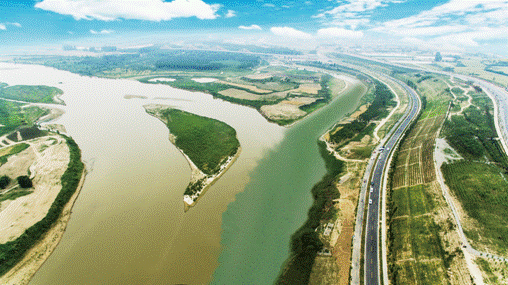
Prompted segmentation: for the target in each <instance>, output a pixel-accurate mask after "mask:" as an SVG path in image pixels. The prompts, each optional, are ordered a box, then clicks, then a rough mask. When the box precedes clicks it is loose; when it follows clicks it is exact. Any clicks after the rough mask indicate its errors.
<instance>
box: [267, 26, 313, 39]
mask: <svg viewBox="0 0 508 285" xmlns="http://www.w3.org/2000/svg"><path fill="white" fill-rule="evenodd" d="M270 31H271V32H272V33H274V34H275V35H277V36H284V37H290V38H297V39H312V35H310V34H307V33H305V32H302V31H299V30H296V29H293V28H290V27H272V28H270Z"/></svg>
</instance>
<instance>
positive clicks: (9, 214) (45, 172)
mask: <svg viewBox="0 0 508 285" xmlns="http://www.w3.org/2000/svg"><path fill="white" fill-rule="evenodd" d="M27 143H28V144H29V145H30V147H29V148H27V149H26V150H24V151H22V152H20V153H19V154H17V155H14V156H11V157H9V160H8V161H7V163H6V164H4V165H2V166H1V167H0V175H7V176H9V177H11V178H12V179H14V178H16V177H18V176H20V175H27V174H28V173H30V174H31V175H30V177H31V178H32V181H33V184H34V187H33V189H32V190H33V193H31V194H29V195H25V196H22V197H19V198H17V199H15V200H6V201H3V202H1V203H0V225H1V226H0V243H5V242H8V241H12V240H14V239H16V238H17V237H19V236H20V235H21V234H22V233H23V232H24V231H25V230H26V229H27V228H29V227H30V226H32V225H33V224H35V223H36V222H38V221H40V220H41V219H42V218H44V217H45V216H46V214H47V212H48V210H49V208H50V206H51V204H52V203H53V201H54V200H55V198H56V196H57V195H58V193H59V192H60V189H61V188H62V186H61V185H60V179H61V176H62V175H63V173H64V172H65V170H66V169H67V165H68V163H69V148H68V146H67V144H66V143H65V140H64V139H63V138H61V137H59V136H50V137H42V138H37V139H34V140H32V141H28V142H27Z"/></svg>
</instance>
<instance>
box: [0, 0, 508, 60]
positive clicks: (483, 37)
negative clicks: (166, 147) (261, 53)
mask: <svg viewBox="0 0 508 285" xmlns="http://www.w3.org/2000/svg"><path fill="white" fill-rule="evenodd" d="M507 31H508V0H493V1H485V0H357V1H347V0H319V1H318V0H307V1H305V0H300V1H278V0H243V1H241V0H235V1H225V0H166V1H164V0H37V1H34V0H0V39H1V41H0V46H4V47H8V46H12V47H18V46H25V45H26V46H30V45H31V46H34V45H35V46H36V45H40V44H58V45H61V44H65V43H69V44H78V45H79V44H81V45H86V44H93V43H95V42H97V43H103V44H105V43H108V42H110V43H124V44H127V43H128V42H130V41H132V42H133V43H134V42H139V41H138V40H135V39H143V40H144V41H150V39H151V40H152V41H154V42H156V41H167V42H171V41H172V40H176V39H177V38H179V37H188V38H190V39H192V38H193V37H195V38H196V39H200V40H203V39H210V40H221V39H222V40H227V41H230V42H234V41H237V42H238V43H249V44H252V43H254V44H255V43H257V44H262V45H269V44H284V43H287V44H288V45H291V44H292V45H301V46H312V45H317V44H319V43H336V44H338V45H341V44H344V45H347V44H369V43H375V44H384V43H385V44H388V45H402V46H417V47H420V48H428V49H442V50H452V51H453V50H456V51H480V52H485V53H498V54H502V55H507V51H506V50H507V48H506V47H508V32H507Z"/></svg>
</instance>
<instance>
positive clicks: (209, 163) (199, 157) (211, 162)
mask: <svg viewBox="0 0 508 285" xmlns="http://www.w3.org/2000/svg"><path fill="white" fill-rule="evenodd" d="M144 107H145V110H146V112H147V113H148V114H150V115H152V116H154V117H156V118H158V119H159V120H161V121H162V122H164V123H165V124H166V126H167V127H168V129H169V131H170V135H169V140H170V141H171V142H172V143H173V144H174V145H175V146H176V147H177V148H178V149H179V150H180V152H182V154H183V155H184V156H185V158H186V159H187V161H188V162H189V165H190V168H191V171H192V174H191V180H190V183H189V185H188V186H187V189H185V192H184V196H183V202H184V209H185V211H187V210H188V209H189V208H190V207H192V206H194V205H195V204H196V202H197V200H198V199H199V198H200V196H201V195H202V194H204V192H205V191H206V190H207V189H208V187H210V186H211V185H212V184H213V183H214V182H215V181H216V180H217V179H219V177H220V176H221V175H222V174H224V172H226V170H227V169H228V168H229V167H230V166H231V165H232V164H233V163H234V161H235V160H236V158H237V157H238V155H239V154H240V151H241V147H240V142H239V141H238V138H237V136H236V130H235V129H234V128H232V127H231V126H229V125H228V124H226V123H224V122H221V121H218V120H215V119H211V118H207V117H202V116H198V115H195V114H192V113H188V112H185V111H181V110H178V109H173V108H171V107H169V106H165V105H156V104H153V105H145V106H144Z"/></svg>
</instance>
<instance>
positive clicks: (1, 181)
mask: <svg viewBox="0 0 508 285" xmlns="http://www.w3.org/2000/svg"><path fill="white" fill-rule="evenodd" d="M10 182H11V179H10V178H9V176H6V175H4V176H2V177H0V189H5V187H7V185H9V183H10Z"/></svg>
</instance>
